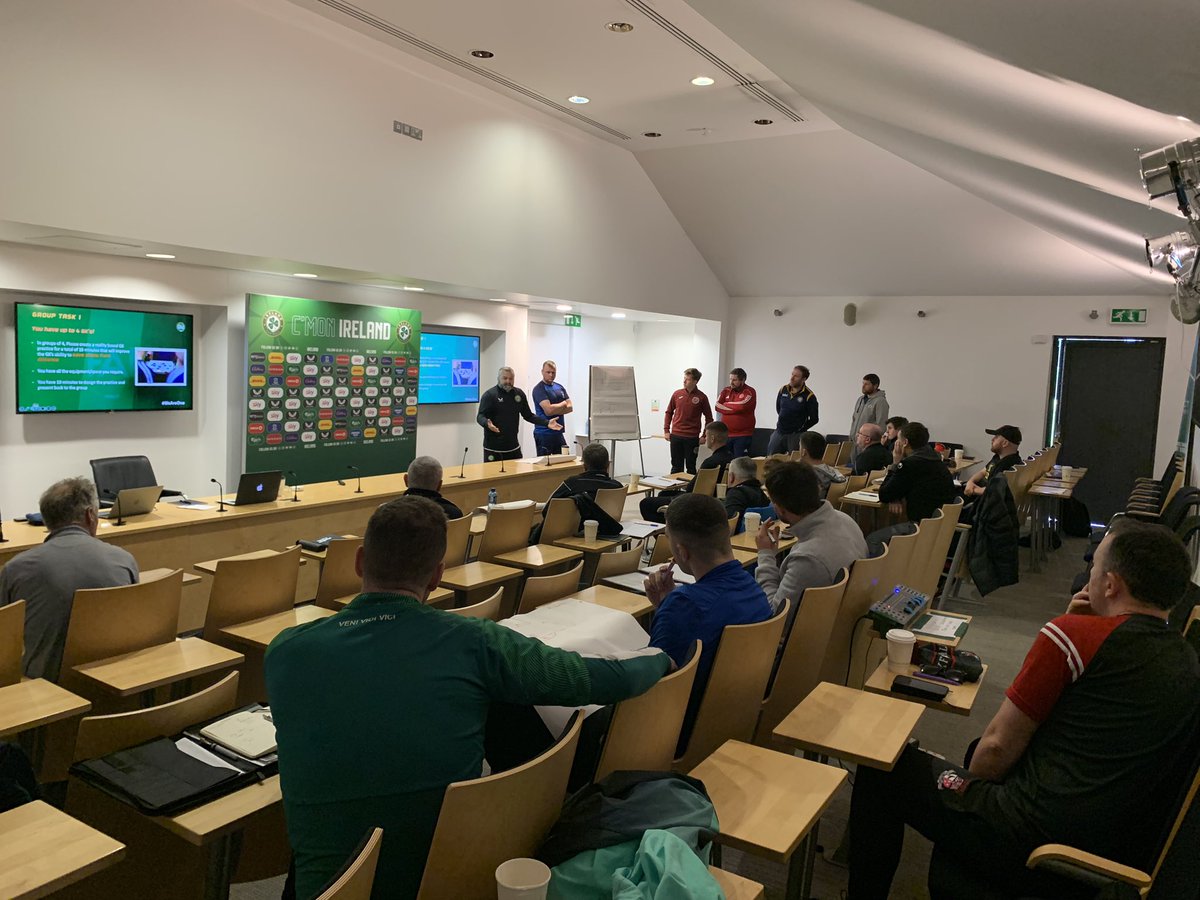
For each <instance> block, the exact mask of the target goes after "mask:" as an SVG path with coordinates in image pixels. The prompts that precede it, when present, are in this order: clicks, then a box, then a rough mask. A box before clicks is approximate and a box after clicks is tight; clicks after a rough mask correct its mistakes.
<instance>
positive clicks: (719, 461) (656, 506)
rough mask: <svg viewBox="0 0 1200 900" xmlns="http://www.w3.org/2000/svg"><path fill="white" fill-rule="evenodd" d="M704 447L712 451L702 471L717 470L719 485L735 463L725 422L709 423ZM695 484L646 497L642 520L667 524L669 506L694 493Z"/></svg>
mask: <svg viewBox="0 0 1200 900" xmlns="http://www.w3.org/2000/svg"><path fill="white" fill-rule="evenodd" d="M704 446H706V447H707V448H708V449H709V450H711V451H712V455H711V456H709V458H708V459H706V460H705V461H704V462H702V463H701V464H700V468H701V469H717V483H718V484H720V483H721V482H722V481H724V480H725V467H726V466H728V465H729V464H730V463H731V462H733V450H732V449H731V448H730V447H729V428H728V427H727V426H726V425H725V423H724V422H709V423H708V428H707V429H706V430H705V432H704ZM692 485H693V482H690V481H689V482H688V483H687V484H685V485H684V486H683V487H681V488H670V489H668V490H665V491H660V492H659V494H658V496H657V497H644V498H643V499H642V502H641V504H640V509H641V513H642V518H643V519H645V520H646V521H647V522H666V521H667V512H666V510H667V506H668V505H669V504H670V502H671V501H672V500H674V499H675V498H676V497H678V496H680V495H681V494H690V493H691V492H692Z"/></svg>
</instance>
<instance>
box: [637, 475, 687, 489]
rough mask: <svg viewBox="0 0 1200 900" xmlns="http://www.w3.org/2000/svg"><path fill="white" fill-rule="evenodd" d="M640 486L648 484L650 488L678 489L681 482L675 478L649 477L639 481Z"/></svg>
mask: <svg viewBox="0 0 1200 900" xmlns="http://www.w3.org/2000/svg"><path fill="white" fill-rule="evenodd" d="M639 483H640V484H648V485H650V487H656V488H671V487H676V486H677V485H678V484H679V482H678V481H677V480H676V479H674V478H664V477H663V476H661V475H648V476H646V477H645V478H642V479H640V480H639Z"/></svg>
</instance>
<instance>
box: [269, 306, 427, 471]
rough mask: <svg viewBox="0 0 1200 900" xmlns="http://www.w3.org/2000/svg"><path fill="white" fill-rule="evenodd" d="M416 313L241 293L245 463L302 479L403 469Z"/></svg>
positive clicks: (411, 434)
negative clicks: (243, 301)
mask: <svg viewBox="0 0 1200 900" xmlns="http://www.w3.org/2000/svg"><path fill="white" fill-rule="evenodd" d="M420 342H421V313H420V312H419V311H417V310H413V309H396V308H394V307H388V306H358V305H355V304H352V303H326V302H323V301H320V300H304V299H301V298H298V297H274V296H269V295H264V294H247V295H246V345H247V352H246V360H247V362H246V365H247V371H246V385H247V387H246V471H247V472H264V471H269V470H272V469H281V470H283V472H284V473H285V474H286V473H287V472H289V471H295V472H296V475H297V476H298V478H299V481H300V483H301V484H310V483H313V482H318V481H333V480H334V479H337V478H350V477H353V476H352V474H351V472H350V471H349V470H348V468H347V467H348V466H357V467H358V468H359V470H360V471H361V474H362V475H364V476H365V475H383V474H388V473H391V472H403V471H405V470H406V469H407V468H408V464H409V463H410V462H412V460H413V457H414V456H415V455H416V449H417V379H418V376H419V374H420V358H419V354H420V346H421V343H420Z"/></svg>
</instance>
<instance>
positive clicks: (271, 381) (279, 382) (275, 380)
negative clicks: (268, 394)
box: [267, 375, 283, 387]
mask: <svg viewBox="0 0 1200 900" xmlns="http://www.w3.org/2000/svg"><path fill="white" fill-rule="evenodd" d="M267 384H268V385H270V386H271V387H283V376H282V375H272V376H271V377H270V378H268V379H267Z"/></svg>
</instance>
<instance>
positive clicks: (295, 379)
mask: <svg viewBox="0 0 1200 900" xmlns="http://www.w3.org/2000/svg"><path fill="white" fill-rule="evenodd" d="M285 384H287V386H288V387H290V388H297V387H300V376H299V375H289V376H288V377H287V381H286V382H285Z"/></svg>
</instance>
